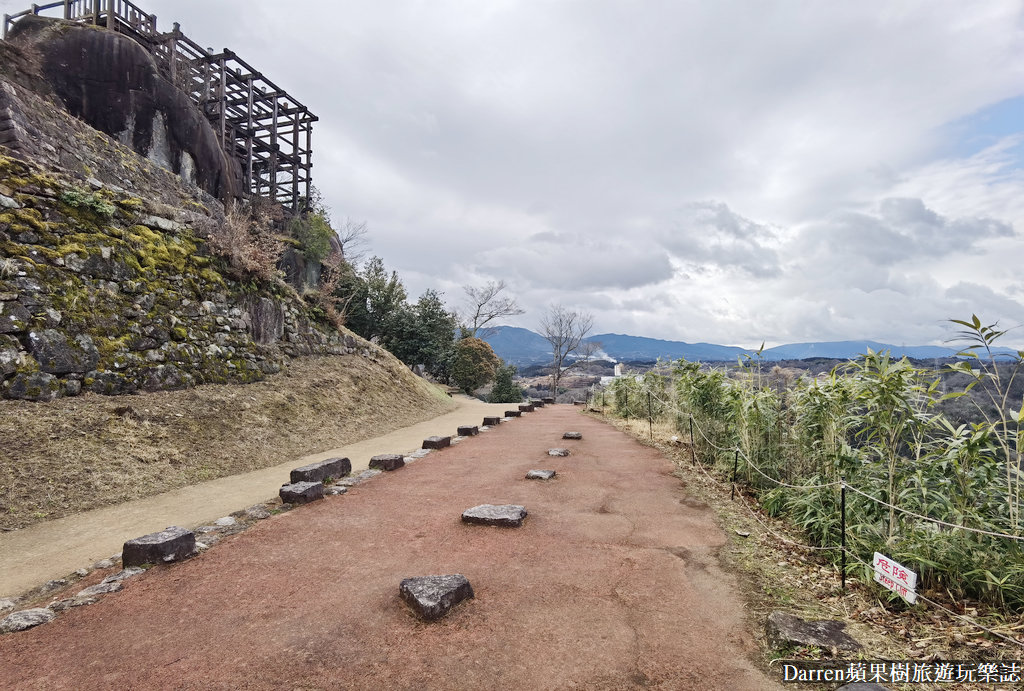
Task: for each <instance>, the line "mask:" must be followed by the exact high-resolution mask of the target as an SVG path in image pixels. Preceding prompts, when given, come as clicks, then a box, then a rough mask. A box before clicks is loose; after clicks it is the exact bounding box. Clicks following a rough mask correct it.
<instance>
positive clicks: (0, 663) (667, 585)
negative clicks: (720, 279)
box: [0, 406, 776, 689]
mask: <svg viewBox="0 0 1024 691" xmlns="http://www.w3.org/2000/svg"><path fill="white" fill-rule="evenodd" d="M577 410H578V409H574V408H571V407H567V406H555V407H550V406H549V407H546V408H544V409H541V410H538V411H537V412H536V413H532V414H526V415H524V417H523V418H522V419H520V420H515V421H513V422H510V423H507V424H503V425H501V426H500V427H498V428H496V429H494V430H492V431H490V432H487V433H484V434H481V435H480V436H479V437H476V438H472V439H467V440H466V441H464V442H463V443H462V444H460V445H458V446H457V447H454V448H450V449H445V450H443V451H440V452H435V453H433V454H431V455H430V456H428V457H426V458H425V459H422V460H420V461H417V462H416V463H414V464H411V465H409V466H407V467H406V468H404V469H402V470H399V471H397V472H394V473H388V474H385V475H382V476H380V477H378V478H375V479H374V480H372V481H370V482H368V483H366V484H364V485H361V486H358V487H355V488H353V489H352V490H351V491H350V492H349V494H348V495H346V496H341V497H333V498H328V499H326V500H324V501H322V502H319V503H317V504H314V505H309V506H304V507H299V508H297V509H296V510H294V511H292V512H289V513H286V514H281V515H279V516H276V517H274V518H271V519H269V520H266V521H264V522H262V523H260V524H258V525H256V526H255V527H253V528H252V529H250V530H249V531H248V532H246V533H243V534H241V535H239V536H236V537H234V538H229V539H226V540H225V541H223V542H222V543H220V544H219V545H217V546H216V547H214V548H213V549H211V550H210V551H209V552H206V553H204V554H203V555H201V556H199V557H197V558H194V559H192V560H189V561H187V562H185V563H182V564H177V565H173V566H170V567H156V568H153V569H151V570H150V571H148V572H147V573H145V574H143V575H141V576H138V577H136V578H135V579H132V580H130V581H128V582H127V584H126V586H125V589H124V590H123V591H122V592H120V593H115V594H112V595H108V596H106V598H105V599H104V600H103V601H101V602H100V603H98V604H96V605H92V606H89V607H80V608H77V609H74V610H71V611H68V612H66V613H64V614H62V615H60V616H59V617H58V619H57V620H56V621H54V622H53V623H51V624H47V625H44V626H41V627H38V628H36V629H32V630H29V631H25V632H22V633H17V634H10V635H6V636H2V637H0V679H2V680H3V682H2V683H3V686H4V687H5V688H19V689H20V688H46V689H50V688H68V689H106V688H131V689H153V688H181V689H200V688H201V689H264V688H273V689H321V688H323V689H334V688H356V689H493V688H502V687H508V688H518V689H622V688H663V689H766V688H776V685H775V684H773V683H772V682H771V681H769V680H768V679H767V678H766V677H764V676H763V675H762V674H761V673H760V672H759V671H758V670H757V669H756V668H754V667H753V665H752V664H751V663H750V661H749V660H748V659H747V656H748V655H749V654H750V653H751V651H752V650H753V648H754V643H753V640H752V638H751V637H750V635H749V634H748V633H747V631H746V629H745V622H744V619H743V616H742V610H741V603H740V601H739V599H738V597H737V596H736V594H735V591H734V589H733V588H732V585H731V584H732V581H731V577H730V576H728V575H727V574H724V573H722V572H721V571H720V570H719V569H718V567H717V562H716V560H715V558H714V556H713V555H714V551H715V550H716V549H717V548H718V547H719V546H721V545H722V544H724V542H725V536H724V535H723V534H722V532H721V530H719V529H718V528H717V527H716V525H715V522H714V520H713V517H712V515H711V513H710V511H709V510H708V509H707V508H706V507H703V506H702V505H701V504H700V503H698V502H695V501H692V500H690V499H688V498H687V497H686V495H685V494H684V493H683V491H682V489H681V488H680V486H679V481H678V480H677V479H675V478H673V477H672V476H671V475H670V473H671V470H672V467H671V464H670V463H669V461H667V460H665V459H664V458H663V457H661V456H660V455H658V454H657V453H656V452H655V451H653V450H651V449H648V448H646V447H643V446H641V445H639V444H637V443H636V442H634V441H633V440H631V439H629V438H628V437H626V436H624V435H623V434H621V433H619V432H617V431H616V430H614V429H612V428H611V427H608V426H606V425H603V424H601V423H600V422H597V421H594V420H590V419H588V418H585V417H582V416H580V415H578V414H577ZM467 422H468V421H467ZM568 430H578V431H581V432H583V436H584V439H583V441H563V440H561V438H560V437H561V434H562V432H564V431H568ZM556 446H561V447H567V448H570V449H571V450H572V455H571V456H569V457H568V458H550V457H548V456H547V453H546V452H547V449H548V448H551V447H556ZM381 451H387V450H386V449H382V450H381ZM532 468H553V469H555V470H557V471H558V477H557V479H555V480H553V481H550V482H540V481H533V480H525V479H524V478H523V476H524V475H525V474H526V471H528V470H530V469H532ZM481 503H495V504H499V503H517V504H523V505H525V506H526V508H527V510H528V511H529V517H528V518H527V519H526V522H525V523H524V525H523V527H521V528H518V529H500V528H490V527H483V526H469V525H465V524H463V523H461V522H460V520H459V516H460V514H461V512H462V511H463V510H464V509H466V508H469V507H471V506H474V505H476V504H481ZM439 573H463V574H465V575H466V576H467V577H468V578H469V580H470V582H471V583H472V585H473V588H474V590H475V591H476V599H474V600H470V601H468V602H466V603H464V604H462V605H460V606H459V607H458V608H456V609H455V610H454V611H453V612H452V613H451V614H450V615H449V616H448V617H447V618H445V619H443V620H441V621H438V622H434V623H430V624H425V623H421V622H420V621H418V620H417V619H415V618H414V616H413V615H412V614H411V611H410V610H409V609H408V608H407V607H406V606H405V604H404V603H403V602H402V601H401V600H400V598H399V597H398V583H399V581H401V579H402V578H406V577H409V576H418V575H428V574H439ZM99 575H100V574H95V575H94V578H92V579H90V581H89V582H92V580H98V578H96V576H99ZM87 584H88V583H85V582H83V584H82V585H87ZM82 585H79V586H78V587H82Z"/></svg>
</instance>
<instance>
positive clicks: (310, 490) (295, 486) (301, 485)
mask: <svg viewBox="0 0 1024 691" xmlns="http://www.w3.org/2000/svg"><path fill="white" fill-rule="evenodd" d="M278 494H279V495H281V501H283V502H284V503H285V504H308V503H309V502H311V501H316V500H317V499H323V498H324V483H322V482H293V483H292V484H290V485H281V489H280V490H278Z"/></svg>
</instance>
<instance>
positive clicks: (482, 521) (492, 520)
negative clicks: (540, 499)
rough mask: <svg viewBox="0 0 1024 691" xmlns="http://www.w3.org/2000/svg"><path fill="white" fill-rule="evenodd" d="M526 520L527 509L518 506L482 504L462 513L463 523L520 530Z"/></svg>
mask: <svg viewBox="0 0 1024 691" xmlns="http://www.w3.org/2000/svg"><path fill="white" fill-rule="evenodd" d="M524 518H526V507H524V506H518V505H516V504H481V505H480V506H474V507H473V508H471V509H466V510H465V511H463V512H462V522H463V523H475V524H478V525H497V526H501V527H505V528H518V527H519V526H521V525H522V524H523V519H524Z"/></svg>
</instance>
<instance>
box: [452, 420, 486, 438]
mask: <svg viewBox="0 0 1024 691" xmlns="http://www.w3.org/2000/svg"><path fill="white" fill-rule="evenodd" d="M485 424H486V423H485ZM457 434H458V435H459V436H460V437H475V436H476V435H478V434H480V428H479V427H477V426H476V425H466V426H465V427H459V429H458V430H457Z"/></svg>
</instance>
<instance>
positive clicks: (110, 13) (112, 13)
mask: <svg viewBox="0 0 1024 691" xmlns="http://www.w3.org/2000/svg"><path fill="white" fill-rule="evenodd" d="M116 2H117V0H107V29H109V30H110V31H117V8H116V7H115V5H114V3H116Z"/></svg>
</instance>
